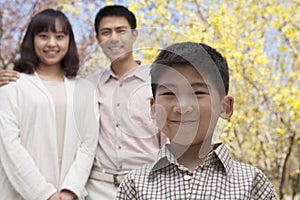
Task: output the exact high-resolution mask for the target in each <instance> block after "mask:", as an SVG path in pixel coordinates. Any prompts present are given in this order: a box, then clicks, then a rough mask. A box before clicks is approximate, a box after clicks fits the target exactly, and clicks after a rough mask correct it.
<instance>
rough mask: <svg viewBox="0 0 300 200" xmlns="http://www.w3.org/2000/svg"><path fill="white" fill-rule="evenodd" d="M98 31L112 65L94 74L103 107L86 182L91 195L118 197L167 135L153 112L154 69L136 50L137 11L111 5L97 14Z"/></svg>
mask: <svg viewBox="0 0 300 200" xmlns="http://www.w3.org/2000/svg"><path fill="white" fill-rule="evenodd" d="M95 31H96V37H97V40H98V42H99V44H100V46H101V48H102V50H103V53H104V54H105V55H106V56H107V57H108V58H109V59H110V61H111V66H110V68H109V69H106V70H104V71H103V72H100V73H99V74H96V75H93V76H91V77H89V79H90V80H92V81H93V82H94V83H97V86H98V87H97V89H98V94H99V99H98V104H99V111H100V134H99V142H98V148H97V152H96V159H95V164H94V167H93V170H92V172H91V175H90V179H89V181H88V184H87V189H88V193H89V195H88V199H90V200H94V199H114V198H115V195H116V191H117V188H118V186H119V184H120V181H121V180H122V178H123V177H124V176H125V175H126V174H127V172H128V171H131V170H133V169H135V168H138V167H139V166H141V165H143V164H146V163H151V162H153V161H154V160H155V158H156V156H157V154H158V151H159V149H160V147H161V146H162V145H163V144H164V143H165V140H166V138H165V137H164V136H162V135H160V133H159V132H158V131H157V129H156V126H155V125H154V123H153V121H152V119H151V117H150V98H151V85H150V75H149V71H150V69H149V67H147V66H141V62H140V61H136V60H134V57H133V55H132V49H133V44H134V42H135V40H136V38H137V36H138V32H137V30H136V18H135V16H134V14H133V13H132V12H131V11H129V10H128V9H127V8H125V7H123V6H117V5H115V6H106V7H104V8H103V9H101V10H100V11H99V12H98V14H97V15H96V18H95ZM95 81H96V82H95Z"/></svg>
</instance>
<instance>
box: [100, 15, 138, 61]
mask: <svg viewBox="0 0 300 200" xmlns="http://www.w3.org/2000/svg"><path fill="white" fill-rule="evenodd" d="M98 31H99V33H98V36H97V40H98V42H99V44H100V46H101V48H102V50H103V53H104V54H105V55H106V56H107V57H108V58H109V59H110V60H111V62H113V61H115V60H116V59H122V58H124V57H126V56H127V55H129V54H131V53H132V48H133V43H134V42H135V40H136V37H137V31H136V30H131V27H130V25H129V23H128V21H127V19H126V18H125V17H118V16H108V17H104V18H103V19H102V20H101V22H100V24H99V29H98Z"/></svg>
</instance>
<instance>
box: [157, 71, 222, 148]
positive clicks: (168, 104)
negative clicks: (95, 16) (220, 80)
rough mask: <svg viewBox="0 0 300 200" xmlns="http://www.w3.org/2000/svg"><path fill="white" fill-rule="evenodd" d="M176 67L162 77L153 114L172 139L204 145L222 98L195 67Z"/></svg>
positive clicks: (187, 143) (189, 143) (209, 137)
mask: <svg viewBox="0 0 300 200" xmlns="http://www.w3.org/2000/svg"><path fill="white" fill-rule="evenodd" d="M175 69H176V70H175ZM175 69H174V68H170V69H169V70H168V71H166V72H165V73H164V74H163V75H162V76H161V77H160V79H159V81H158V87H157V91H156V95H155V102H153V103H154V104H153V105H152V115H153V116H154V118H155V119H156V121H157V125H158V127H159V128H160V130H162V132H163V133H164V134H165V135H166V136H167V137H169V138H170V140H171V141H172V142H175V143H177V144H180V145H185V146H189V145H202V142H203V141H204V140H206V139H208V140H210V139H211V137H212V134H213V130H214V127H215V125H216V122H217V120H218V117H219V114H220V109H221V100H220V98H219V95H218V94H217V93H216V92H215V91H216V90H215V89H213V88H212V85H211V84H209V83H207V81H206V80H204V79H203V78H202V76H201V75H200V73H199V72H197V70H195V69H194V68H193V67H191V66H177V67H176V68H175Z"/></svg>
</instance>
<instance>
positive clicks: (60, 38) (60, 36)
mask: <svg viewBox="0 0 300 200" xmlns="http://www.w3.org/2000/svg"><path fill="white" fill-rule="evenodd" d="M64 37H65V35H57V36H56V38H57V39H58V40H62V39H63V38H64Z"/></svg>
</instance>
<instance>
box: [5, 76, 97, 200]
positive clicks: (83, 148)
mask: <svg viewBox="0 0 300 200" xmlns="http://www.w3.org/2000/svg"><path fill="white" fill-rule="evenodd" d="M65 83H66V91H67V113H66V128H65V140H64V149H63V159H62V167H61V173H60V174H59V164H58V156H57V140H56V121H55V107H54V102H53V99H52V97H51V95H50V93H49V92H48V90H47V89H46V88H45V86H44V85H43V83H42V82H41V80H40V79H39V77H38V75H37V74H36V73H35V74H32V75H28V74H21V77H20V79H19V80H17V81H16V82H13V83H10V84H9V85H6V86H2V87H0V198H1V199H7V200H19V199H20V200H21V199H29V200H45V199H47V198H49V197H50V196H51V195H52V194H54V193H55V192H57V191H60V190H62V189H69V190H71V191H73V192H74V193H75V194H76V195H77V196H78V197H79V198H80V199H83V197H84V196H85V195H86V191H85V189H84V186H85V183H86V181H87V179H88V176H89V173H90V169H91V167H92V164H93V160H94V156H95V151H96V146H97V137H98V124H99V122H98V114H97V112H98V109H97V107H96V106H97V105H96V100H95V99H94V98H95V97H94V94H95V90H94V88H93V86H92V85H91V84H90V83H89V81H87V80H84V79H67V78H65Z"/></svg>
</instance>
